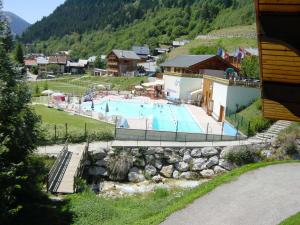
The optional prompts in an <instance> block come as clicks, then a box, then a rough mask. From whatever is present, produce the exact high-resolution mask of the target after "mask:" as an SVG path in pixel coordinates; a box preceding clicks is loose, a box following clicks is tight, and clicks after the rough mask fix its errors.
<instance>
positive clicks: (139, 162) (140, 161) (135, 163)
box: [133, 156, 146, 167]
mask: <svg viewBox="0 0 300 225" xmlns="http://www.w3.org/2000/svg"><path fill="white" fill-rule="evenodd" d="M145 165H146V163H145V160H144V159H141V158H138V157H136V156H133V166H137V167H144V166H145Z"/></svg>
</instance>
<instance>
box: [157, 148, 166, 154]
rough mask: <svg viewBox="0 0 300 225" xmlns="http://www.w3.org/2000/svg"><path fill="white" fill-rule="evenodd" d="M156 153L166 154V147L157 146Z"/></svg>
mask: <svg viewBox="0 0 300 225" xmlns="http://www.w3.org/2000/svg"><path fill="white" fill-rule="evenodd" d="M155 153H156V154H164V149H163V148H162V147H156V148H155Z"/></svg>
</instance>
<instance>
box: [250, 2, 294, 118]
mask: <svg viewBox="0 0 300 225" xmlns="http://www.w3.org/2000/svg"><path fill="white" fill-rule="evenodd" d="M255 4H256V15H257V29H258V41H259V50H260V51H259V52H260V53H259V57H260V66H261V81H262V82H261V83H262V99H263V114H264V116H265V117H266V118H270V119H285V120H293V121H300V31H299V29H298V28H299V24H300V0H256V1H255Z"/></svg>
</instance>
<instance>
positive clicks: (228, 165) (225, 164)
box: [219, 159, 235, 170]
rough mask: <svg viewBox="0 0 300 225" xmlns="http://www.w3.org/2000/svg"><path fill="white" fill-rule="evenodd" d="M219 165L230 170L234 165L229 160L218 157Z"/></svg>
mask: <svg viewBox="0 0 300 225" xmlns="http://www.w3.org/2000/svg"><path fill="white" fill-rule="evenodd" d="M219 166H221V167H223V168H224V169H226V170H232V169H234V167H235V166H234V165H233V164H232V163H231V162H229V161H228V160H226V159H220V160H219Z"/></svg>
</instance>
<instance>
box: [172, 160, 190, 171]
mask: <svg viewBox="0 0 300 225" xmlns="http://www.w3.org/2000/svg"><path fill="white" fill-rule="evenodd" d="M175 168H176V169H177V170H178V171H180V172H186V171H188V170H189V164H187V163H185V162H177V163H175Z"/></svg>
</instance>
